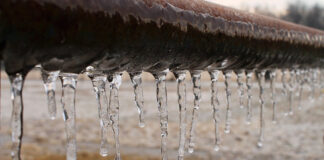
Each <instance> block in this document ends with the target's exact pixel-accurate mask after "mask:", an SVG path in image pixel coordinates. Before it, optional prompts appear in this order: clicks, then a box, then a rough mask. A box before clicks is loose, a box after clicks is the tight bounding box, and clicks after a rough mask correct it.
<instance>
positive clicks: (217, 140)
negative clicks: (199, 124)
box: [209, 70, 220, 151]
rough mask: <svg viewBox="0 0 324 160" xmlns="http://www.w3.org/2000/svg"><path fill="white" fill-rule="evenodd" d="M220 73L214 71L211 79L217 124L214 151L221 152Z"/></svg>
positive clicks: (215, 121)
mask: <svg viewBox="0 0 324 160" xmlns="http://www.w3.org/2000/svg"><path fill="white" fill-rule="evenodd" d="M219 73H220V71H219V70H214V71H211V72H209V74H210V77H211V81H212V82H211V89H212V90H211V92H212V93H211V105H212V107H213V119H214V123H215V146H214V151H219V149H220V147H219V145H220V135H219V127H218V126H219V122H220V118H219V108H218V106H219V105H220V103H219V100H218V96H217V94H218V90H217V81H218V74H219Z"/></svg>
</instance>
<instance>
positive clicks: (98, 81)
mask: <svg viewBox="0 0 324 160" xmlns="http://www.w3.org/2000/svg"><path fill="white" fill-rule="evenodd" d="M86 74H87V75H88V77H89V78H90V79H91V82H92V86H93V89H94V92H95V94H96V100H97V106H98V112H99V113H98V115H99V120H100V129H101V132H100V138H101V140H100V152H99V153H100V155H101V156H103V157H105V156H108V154H109V144H108V130H109V125H110V124H111V121H110V118H109V110H108V99H107V95H106V83H107V76H106V75H104V74H103V73H102V72H99V71H96V70H95V69H94V67H92V66H88V67H87V68H86Z"/></svg>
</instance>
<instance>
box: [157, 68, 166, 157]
mask: <svg viewBox="0 0 324 160" xmlns="http://www.w3.org/2000/svg"><path fill="white" fill-rule="evenodd" d="M168 72H169V70H168V69H167V70H164V71H162V72H158V73H154V77H155V81H156V99H157V103H158V109H159V112H160V128H161V154H162V160H167V159H168V152H167V138H168V108H167V107H168V104H167V90H166V84H165V77H166V74H167V73H168Z"/></svg>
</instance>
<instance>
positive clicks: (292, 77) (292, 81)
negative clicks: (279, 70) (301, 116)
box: [285, 70, 296, 116]
mask: <svg viewBox="0 0 324 160" xmlns="http://www.w3.org/2000/svg"><path fill="white" fill-rule="evenodd" d="M289 73H290V79H289V85H288V91H289V95H288V96H289V110H288V112H287V113H285V116H287V115H293V114H294V112H293V91H294V87H295V78H296V77H295V71H294V70H290V72H289Z"/></svg>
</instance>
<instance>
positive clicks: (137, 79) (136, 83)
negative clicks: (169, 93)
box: [130, 72, 145, 128]
mask: <svg viewBox="0 0 324 160" xmlns="http://www.w3.org/2000/svg"><path fill="white" fill-rule="evenodd" d="M141 75H142V72H136V73H130V77H131V81H132V83H133V87H134V95H135V103H136V107H137V111H138V114H139V124H138V126H139V127H141V128H143V127H145V121H144V110H143V108H144V96H143V88H142V77H141Z"/></svg>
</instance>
